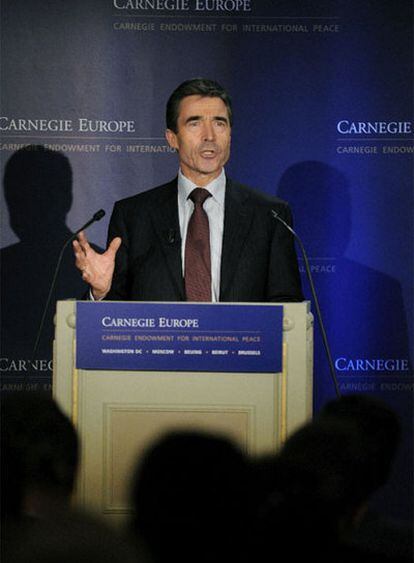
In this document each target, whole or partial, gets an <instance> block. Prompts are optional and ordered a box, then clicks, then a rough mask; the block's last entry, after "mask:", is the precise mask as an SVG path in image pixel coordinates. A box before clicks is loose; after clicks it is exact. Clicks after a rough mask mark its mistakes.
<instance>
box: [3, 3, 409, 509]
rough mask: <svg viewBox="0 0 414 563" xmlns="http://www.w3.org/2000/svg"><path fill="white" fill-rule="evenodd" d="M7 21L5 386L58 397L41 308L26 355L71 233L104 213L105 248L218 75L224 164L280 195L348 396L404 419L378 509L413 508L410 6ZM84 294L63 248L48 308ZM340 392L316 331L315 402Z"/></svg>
mask: <svg viewBox="0 0 414 563" xmlns="http://www.w3.org/2000/svg"><path fill="white" fill-rule="evenodd" d="M152 6H153V7H152ZM1 18H2V22H3V26H2V35H3V38H2V80H1V89H2V92H1V96H2V109H1V115H0V131H1V136H2V138H1V143H0V148H1V151H0V154H1V160H2V162H1V166H2V179H3V190H2V194H1V198H2V204H3V205H2V207H1V214H2V215H1V219H2V220H1V247H2V250H1V259H2V353H1V359H0V370H1V375H2V389H3V390H10V389H23V388H29V389H39V388H50V383H51V371H50V370H51V361H50V358H51V339H52V314H53V312H52V311H51V312H50V314H49V316H48V318H47V323H46V327H45V330H44V332H43V335H42V339H41V345H40V348H39V354H38V356H37V358H36V362H35V364H34V367H33V368H29V361H28V359H29V358H30V350H31V348H32V346H33V342H34V338H35V333H36V330H37V326H38V323H39V321H40V316H41V311H42V308H43V305H44V303H45V299H46V294H47V291H48V287H49V284H50V281H51V275H52V270H53V268H54V265H55V262H56V258H57V255H58V253H59V250H60V248H61V246H62V244H63V242H64V240H66V238H67V237H68V236H69V235H70V234H71V232H72V231H74V230H76V229H77V228H78V227H79V226H80V225H81V224H82V223H84V222H85V221H86V220H87V219H88V218H89V216H90V215H92V214H93V213H94V212H95V211H96V210H97V209H99V208H101V207H103V208H105V209H106V211H107V213H108V215H107V217H106V218H105V219H104V220H103V221H101V223H99V224H97V225H95V226H94V227H93V228H92V229H91V231H90V237H91V238H92V239H93V240H94V241H95V243H96V244H97V245H98V246H100V247H103V246H105V240H106V228H107V223H108V218H109V212H110V210H111V208H112V205H113V202H114V201H115V200H117V199H120V198H122V197H125V196H128V195H132V194H134V193H136V192H139V191H142V190H146V189H148V188H150V187H152V186H154V185H156V184H159V183H162V182H164V181H166V180H168V179H169V178H171V177H172V176H173V175H175V173H176V162H177V161H176V156H175V154H174V153H173V152H171V151H170V150H169V149H168V147H167V145H166V143H165V141H164V136H163V135H164V107H165V103H166V100H167V98H168V96H169V94H170V93H171V91H172V90H173V89H174V88H175V86H176V85H177V84H178V83H180V82H181V81H183V80H185V79H187V78H189V77H194V76H207V77H211V78H214V79H216V80H218V81H219V82H221V83H222V84H223V86H225V87H226V88H227V89H228V90H229V91H230V93H231V94H232V98H233V103H234V114H235V124H234V129H233V148H232V158H231V160H230V162H229V164H228V166H227V173H228V174H229V175H230V176H232V177H234V178H235V179H237V180H239V181H242V182H244V183H247V184H250V185H252V186H254V187H257V188H258V189H261V190H262V191H265V192H268V193H271V194H277V195H279V196H280V197H282V198H284V199H286V200H288V201H289V202H290V204H291V206H292V209H293V212H294V218H295V228H296V230H297V232H298V233H299V235H300V236H301V238H302V240H303V242H304V244H305V247H306V249H307V251H308V254H309V256H310V261H311V268H312V271H313V273H314V276H315V283H316V286H317V290H318V293H319V296H320V301H321V307H322V311H323V315H324V320H325V324H326V328H327V331H328V338H329V341H330V344H331V348H332V354H333V357H334V361H335V365H336V369H337V373H338V377H339V383H340V388H341V390H342V391H343V392H367V393H373V394H376V395H378V396H380V397H381V398H383V399H384V400H386V401H387V402H388V403H389V404H391V405H392V406H393V407H394V408H395V409H396V410H397V412H398V413H399V414H400V417H401V419H402V421H403V425H404V440H403V445H402V447H401V449H400V453H399V458H398V460H397V463H396V467H395V474H394V476H393V478H392V479H391V480H390V483H389V484H388V485H387V487H386V488H384V490H383V491H381V492H380V494H379V497H378V500H377V502H378V503H379V505H382V506H384V505H386V506H387V510H388V512H389V513H391V514H393V515H395V516H398V517H404V518H408V517H410V516H411V514H412V512H411V511H412V507H411V505H412V498H413V496H412V412H413V411H412V406H413V405H412V397H413V373H412V361H413V358H412V350H413V322H412V319H413V255H414V254H413V238H414V237H413V216H414V213H413V211H414V206H413V148H414V144H413V140H414V116H413V56H412V53H413V6H412V3H411V1H410V0H394V1H393V2H388V1H386V0H379V1H375V2H374V1H366V2H360V1H357V0H347V1H332V0H331V1H326V2H324V1H315V2H307V1H301V0H298V1H296V2H294V3H292V2H287V1H282V0H281V1H277V2H275V1H270V0H269V1H266V0H260V1H259V0H245V1H243V2H241V1H239V2H237V1H236V0H226V1H225V2H217V1H216V0H180V1H176V0H159V1H158V2H154V1H153V0H149V1H141V2H137V1H135V0H72V1H71V2H70V3H69V2H67V1H64V0H53V1H52V0H49V1H48V0H3V2H2V7H1ZM27 145H30V150H29V149H26V150H21V149H22V147H25V146H27ZM44 147H46V150H45V148H44ZM302 269H303V268H302ZM304 285H305V290H306V293H307V297H310V293H309V288H308V286H307V282H306V279H305V276H304ZM83 291H84V287H83V284H82V282H81V281H80V280H79V276H78V275H77V272H76V271H75V269H74V266H73V259H72V256H71V253H70V250H69V251H68V253H67V255H66V257H65V260H64V264H63V269H62V272H61V274H60V276H59V280H58V284H57V289H56V295H55V299H56V298H67V297H77V296H79V295H82V293H83ZM333 396H334V390H333V386H332V382H331V380H330V376H329V370H328V366H327V362H326V359H325V355H324V353H323V349H322V345H321V341H320V336H319V331H318V330H317V331H316V350H315V396H314V399H315V401H314V403H315V409H316V410H318V409H319V408H320V406H321V405H322V404H323V403H324V402H325V401H326V400H327V399H330V398H332V397H333Z"/></svg>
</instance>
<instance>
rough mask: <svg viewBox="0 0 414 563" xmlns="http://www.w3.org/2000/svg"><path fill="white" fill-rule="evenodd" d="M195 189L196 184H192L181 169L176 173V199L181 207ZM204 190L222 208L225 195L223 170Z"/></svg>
mask: <svg viewBox="0 0 414 563" xmlns="http://www.w3.org/2000/svg"><path fill="white" fill-rule="evenodd" d="M197 187H199V186H197V184H194V183H193V182H192V181H191V180H189V179H188V178H186V177H185V176H184V174H183V173H182V172H181V169H180V170H179V171H178V199H179V200H180V202H181V203H182V204H183V205H185V202H186V200H187V199H188V196H189V195H190V193H191V192H192V191H193V190H194V188H197ZM204 188H206V189H207V190H208V191H209V192H210V193H211V195H212V196H213V199H214V200H215V201H216V202H217V203H219V204H220V205H222V206H224V196H225V193H226V174H225V172H224V168H223V169H222V170H221V172H220V175H219V176H217V178H215V179H214V180H213V181H212V182H210V183H209V184H207V185H206V186H204Z"/></svg>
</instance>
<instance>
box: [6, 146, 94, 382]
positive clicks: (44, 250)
mask: <svg viewBox="0 0 414 563" xmlns="http://www.w3.org/2000/svg"><path fill="white" fill-rule="evenodd" d="M4 193H5V199H6V203H7V206H8V210H9V216H10V225H11V228H12V230H13V231H14V233H15V234H16V236H17V237H18V238H19V239H20V241H19V242H18V243H16V244H12V245H10V246H8V247H6V248H3V249H2V250H1V253H0V260H1V316H2V318H1V322H2V330H1V358H2V360H1V364H2V365H1V370H2V379H3V382H4V381H6V380H8V382H13V381H14V382H16V383H17V381H18V380H17V379H16V377H17V376H19V375H20V376H25V375H28V374H29V361H28V360H29V359H30V358H31V351H32V349H33V346H34V342H35V338H36V333H37V330H38V327H39V323H40V320H41V316H42V313H43V308H44V305H45V303H46V298H47V294H48V292H49V288H50V284H51V281H52V276H53V272H54V269H55V267H56V263H57V259H58V255H59V252H60V251H61V249H62V247H63V245H64V243H65V241H66V240H67V239H68V238H69V237H70V236H71V235H72V234H73V233H72V231H71V230H70V229H69V227H68V226H67V225H66V216H67V214H68V212H69V210H70V208H71V206H72V169H71V166H70V163H69V160H68V158H67V157H66V156H64V155H63V154H62V153H59V152H54V151H51V150H48V149H46V148H45V147H43V146H42V145H30V146H28V147H25V148H23V149H21V150H19V151H17V152H16V153H14V154H13V155H12V156H11V157H10V159H9V160H8V162H7V163H6V167H5V173H4ZM86 215H88V213H85V216H86ZM85 290H86V286H85V284H84V282H83V281H82V279H81V277H80V275H79V273H78V271H77V270H76V268H75V265H74V258H73V254H72V252H71V248H67V249H66V251H65V254H64V257H63V260H62V264H61V269H60V273H59V276H58V279H57V283H56V288H55V293H54V297H53V299H52V302H51V306H50V308H49V311H48V315H47V317H46V321H45V325H44V328H43V332H42V337H41V340H40V343H39V348H38V352H37V354H36V359H40V360H41V361H38V362H37V363H35V367H36V369H34V370H32V372H31V375H32V376H33V377H35V376H39V377H40V376H42V381H45V382H50V374H51V362H50V360H51V358H52V341H53V332H54V327H53V316H54V312H55V302H56V300H58V299H68V298H80V297H81V296H82V295H83V294H84V292H85ZM9 377H10V379H9ZM19 381H21V380H19ZM30 381H31V382H32V384H33V385H35V384H34V383H33V381H34V380H33V379H31V380H30ZM3 387H6V389H7V385H6V386H3Z"/></svg>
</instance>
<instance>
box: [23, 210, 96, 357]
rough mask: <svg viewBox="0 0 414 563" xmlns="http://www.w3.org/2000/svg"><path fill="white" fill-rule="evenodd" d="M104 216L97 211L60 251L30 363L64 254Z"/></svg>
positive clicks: (35, 350)
mask: <svg viewBox="0 0 414 563" xmlns="http://www.w3.org/2000/svg"><path fill="white" fill-rule="evenodd" d="M104 215H105V211H104V210H103V209H100V210H99V211H97V212H96V213H95V214H94V216H93V217H92V218H91V219H89V221H88V222H87V223H85V224H84V225H83V226H82V227H81V228H80V229H78V230H77V231H76V232H75V233H73V235H71V236H70V237H69V238H68V240H67V241H66V242H65V244H64V245H63V247H62V250H61V251H60V254H59V258H58V261H57V263H56V268H55V272H54V274H53V278H52V283H51V284H50V289H49V294H48V296H47V299H46V305H45V307H44V309H43V315H42V319H41V321H40V324H39V329H38V331H37V336H36V341H35V344H34V346H33V350H32V355H31V356H32V357H31V362H30V363H32V362H33V360H34V359H35V355H36V352H37V348H38V346H39V341H40V336H41V334H42V330H43V325H44V323H45V319H46V315H47V311H48V310H49V305H50V300H51V299H52V295H53V290H54V288H55V284H56V280H57V276H58V273H59V269H60V264H61V262H62V258H63V253H64V252H65V250H66V248H67V246H68V244H70V243H71V242H72V241H73V240H74V239H75V238H76V237H77V236H78V234H79V233H80V232H81V231H84V230H85V229H87V228H88V227H89V226H90V225H92V223H95V222H96V221H100V220H101V219H102V217H103V216H104Z"/></svg>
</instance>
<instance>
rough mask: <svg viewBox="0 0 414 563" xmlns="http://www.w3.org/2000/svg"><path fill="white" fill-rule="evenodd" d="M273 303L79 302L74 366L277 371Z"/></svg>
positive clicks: (278, 333) (278, 328)
mask: <svg viewBox="0 0 414 563" xmlns="http://www.w3.org/2000/svg"><path fill="white" fill-rule="evenodd" d="M282 325H283V307H282V306H281V305H270V304H269V305H267V304H266V305H237V304H234V305H233V304H221V303H214V304H211V303H209V304H206V303H203V304H189V303H125V302H107V301H105V302H99V303H92V302H79V303H77V312H76V367H77V368H79V369H104V370H134V371H136V370H155V371H222V372H223V371H224V372H257V373H265V372H269V373H278V372H280V371H282Z"/></svg>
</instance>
